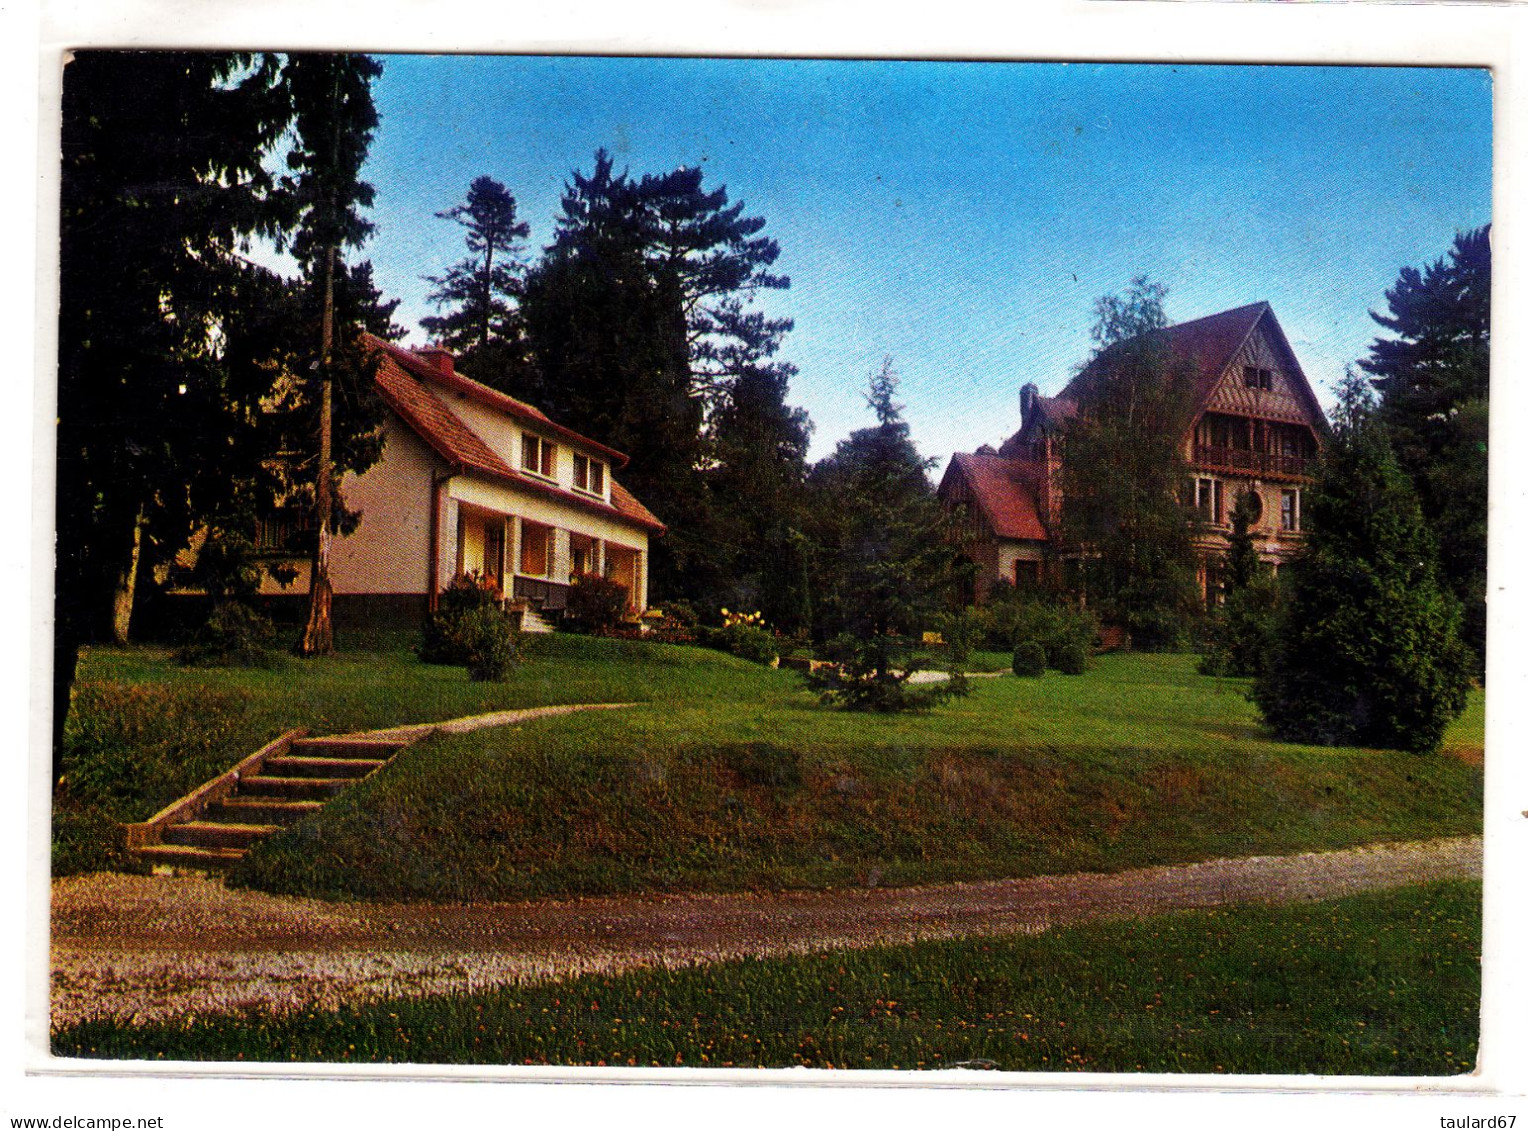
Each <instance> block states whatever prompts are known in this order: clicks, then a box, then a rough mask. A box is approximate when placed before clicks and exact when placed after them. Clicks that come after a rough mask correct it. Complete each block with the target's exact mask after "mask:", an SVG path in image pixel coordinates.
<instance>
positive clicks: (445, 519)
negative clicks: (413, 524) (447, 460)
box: [439, 495, 461, 589]
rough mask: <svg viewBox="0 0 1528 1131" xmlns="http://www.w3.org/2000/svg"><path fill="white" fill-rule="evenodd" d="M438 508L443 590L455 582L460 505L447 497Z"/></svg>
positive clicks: (459, 550) (458, 553)
mask: <svg viewBox="0 0 1528 1131" xmlns="http://www.w3.org/2000/svg"><path fill="white" fill-rule="evenodd" d="M442 502H443V504H444V505H443V506H442V507H441V508H440V563H439V568H440V579H441V588H442V589H445V588H448V587H449V586H450V584H451V583H452V582H453V581H455V580H456V567H457V563H458V560H459V559H460V556H461V547H460V545H459V542H460V534H461V529H460V528H461V504H460V503H458V502H457V501H456V500H455V499H453V498H452V497H451V496H450V495H447V496H446V497H445V499H444V500H442Z"/></svg>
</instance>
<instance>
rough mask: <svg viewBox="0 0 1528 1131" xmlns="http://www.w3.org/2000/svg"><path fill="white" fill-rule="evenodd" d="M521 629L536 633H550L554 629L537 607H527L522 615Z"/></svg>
mask: <svg viewBox="0 0 1528 1131" xmlns="http://www.w3.org/2000/svg"><path fill="white" fill-rule="evenodd" d="M520 631H521V632H534V633H548V632H552V631H554V630H553V628H552V626H551V624H549V623H548V622H547V621H546V619H545V618H543V617H542V616H541V614H540V613H538V612H537V611H536V610H535V609H526V610H525V612H524V613H522V614H521V615H520Z"/></svg>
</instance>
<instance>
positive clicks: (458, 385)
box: [362, 334, 628, 468]
mask: <svg viewBox="0 0 1528 1131" xmlns="http://www.w3.org/2000/svg"><path fill="white" fill-rule="evenodd" d="M362 337H363V338H364V339H365V341H366V344H367V345H369V346H371V347H372V348H373V349H380V350H381V351H382V352H383V354H384V355H385V356H387V357H390V358H391V359H392V360H393V361H394V362H395V363H397V365H398V366H399V367H400V368H401V369H404V370H405V371H407V372H409V373H412V374H414V376H416V377H418V378H420V379H421V380H424V381H428V382H430V383H431V384H433V385H437V386H439V387H440V388H442V389H447V390H450V391H451V392H453V393H459V394H461V395H462V396H464V397H467V398H469V399H471V400H475V401H477V402H478V403H479V404H482V405H486V406H488V407H489V408H492V409H497V410H498V411H499V412H502V413H504V414H505V415H506V416H512V417H514V418H515V419H517V420H528V421H530V422H532V423H534V424H535V425H536V426H537V427H538V428H539V429H540V430H541V431H543V432H549V433H551V434H552V435H554V436H557V437H559V438H560V439H562V440H565V441H567V442H568V443H570V444H576V445H578V446H579V447H583V448H588V449H589V450H591V451H594V452H598V453H599V454H600V455H602V456H604V457H605V458H606V459H608V460H609V461H610V463H611V466H612V467H616V468H621V467H625V466H626V464H627V462H628V459H627V456H626V454H625V453H624V452H618V451H616V450H615V449H614V448H607V447H606V446H605V445H604V444H601V443H600V442H599V441H598V440H591V439H589V437H587V436H581V435H579V434H578V433H577V432H575V431H573V429H571V428H564V427H563V426H562V425H561V424H558V423H557V422H556V421H554V420H553V419H552V418H551V417H549V416H548V415H547V414H546V413H544V412H542V411H541V410H540V409H539V408H537V407H536V406H535V405H533V404H528V403H526V402H525V401H522V400H517V399H516V398H514V397H512V396H510V395H509V394H507V393H501V392H499V390H497V389H492V388H489V387H488V386H487V385H484V384H483V383H482V382H480V381H474V380H473V379H472V378H471V377H468V376H466V375H465V374H462V373H458V372H456V370H455V369H454V368H452V369H451V370H449V371H447V370H444V369H441V368H439V367H437V366H436V365H434V364H432V363H431V362H429V361H426V360H425V359H424V358H422V357H420V356H419V355H418V354H416V353H414V352H413V351H412V350H407V349H404V348H403V347H402V346H398V345H394V344H393V343H392V342H388V341H384V340H382V339H381V338H379V337H377V336H376V335H374V334H363V335H362Z"/></svg>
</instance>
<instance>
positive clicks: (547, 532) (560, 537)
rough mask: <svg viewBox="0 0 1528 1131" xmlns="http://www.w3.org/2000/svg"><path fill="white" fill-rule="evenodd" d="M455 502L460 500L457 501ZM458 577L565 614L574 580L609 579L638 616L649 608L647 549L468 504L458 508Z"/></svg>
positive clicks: (455, 573) (543, 609) (455, 574)
mask: <svg viewBox="0 0 1528 1131" xmlns="http://www.w3.org/2000/svg"><path fill="white" fill-rule="evenodd" d="M452 501H453V502H456V501H455V500H452ZM454 509H455V512H456V514H455V524H454V531H453V533H454V538H453V539H452V541H453V542H454V546H453V547H452V553H453V556H454V562H453V566H454V568H453V572H452V576H453V577H467V576H476V577H478V578H479V579H480V580H481V582H482V583H483V584H485V585H491V586H492V587H493V588H495V589H497V590H498V592H499V593H500V595H501V596H502V598H503V599H504V600H506V601H523V602H526V603H527V604H528V605H529V606H530V607H531V608H533V609H534V610H536V611H537V612H543V613H553V614H556V613H561V612H562V611H563V610H564V609H566V608H567V604H568V593H569V591H570V590H571V589H572V587H573V583H574V581H575V579H577V578H578V577H580V576H584V575H593V576H598V577H606V578H609V579H610V580H612V581H614V582H616V583H617V584H618V585H620V586H621V587H622V588H623V589H625V590H626V600H627V605H628V607H629V608H630V609H631V611H632V612H633V614H640V613H641V612H642V611H644V610H645V609H646V608H647V562H646V554H645V552H644V551H643V550H641V549H639V548H637V547H635V546H630V545H626V544H624V543H622V542H620V541H617V540H616V539H613V538H610V537H608V536H603V532H601V533H591V532H589V531H587V530H576V529H569V528H568V527H566V526H560V525H557V524H555V523H551V522H540V521H537V520H535V519H532V518H527V517H525V516H522V515H518V514H507V513H503V512H500V511H495V510H492V509H490V508H487V507H482V506H477V505H473V504H469V503H465V502H460V503H457V505H456V506H455V508H454Z"/></svg>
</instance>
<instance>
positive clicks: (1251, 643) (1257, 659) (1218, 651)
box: [1199, 578, 1281, 676]
mask: <svg viewBox="0 0 1528 1131" xmlns="http://www.w3.org/2000/svg"><path fill="white" fill-rule="evenodd" d="M1280 607H1281V602H1280V597H1279V588H1278V586H1277V585H1276V584H1275V583H1274V581H1273V579H1272V578H1263V579H1259V580H1257V581H1255V582H1254V583H1253V584H1251V585H1247V586H1244V587H1243V588H1241V589H1237V590H1234V591H1233V592H1232V593H1231V594H1230V595H1228V596H1227V597H1226V601H1225V604H1224V605H1222V606H1221V608H1220V609H1219V611H1218V613H1217V615H1216V617H1215V619H1214V620H1213V621H1212V622H1211V624H1210V627H1209V634H1208V635H1209V638H1208V641H1207V644H1206V648H1205V651H1204V655H1203V656H1202V657H1201V658H1200V661H1199V674H1200V675H1218V676H1258V675H1262V674H1263V673H1264V672H1265V671H1267V670H1268V668H1269V666H1270V665H1271V664H1272V663H1273V657H1274V654H1275V652H1276V651H1277V649H1278V643H1279V623H1280Z"/></svg>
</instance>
